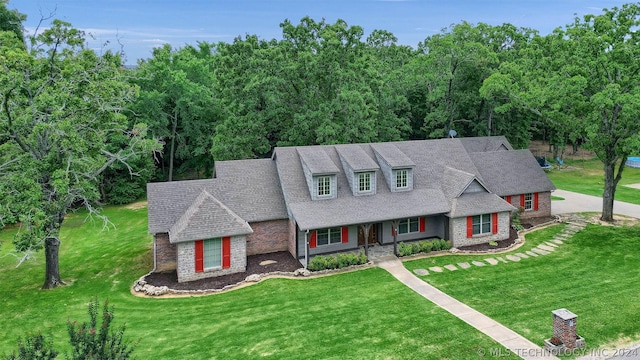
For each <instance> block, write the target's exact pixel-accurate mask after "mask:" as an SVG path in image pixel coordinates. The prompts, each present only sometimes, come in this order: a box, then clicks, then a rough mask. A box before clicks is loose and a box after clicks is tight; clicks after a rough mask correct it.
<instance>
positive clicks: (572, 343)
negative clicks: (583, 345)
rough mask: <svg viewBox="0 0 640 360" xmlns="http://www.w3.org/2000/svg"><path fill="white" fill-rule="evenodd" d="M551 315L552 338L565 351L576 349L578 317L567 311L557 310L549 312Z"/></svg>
mask: <svg viewBox="0 0 640 360" xmlns="http://www.w3.org/2000/svg"><path fill="white" fill-rule="evenodd" d="M551 313H552V314H553V337H555V338H556V339H558V340H560V342H561V343H562V344H563V345H564V346H565V347H566V348H567V349H574V348H576V341H577V340H578V334H577V332H576V328H577V326H578V316H577V315H576V314H574V313H572V312H571V311H569V310H567V309H558V310H554V311H552V312H551Z"/></svg>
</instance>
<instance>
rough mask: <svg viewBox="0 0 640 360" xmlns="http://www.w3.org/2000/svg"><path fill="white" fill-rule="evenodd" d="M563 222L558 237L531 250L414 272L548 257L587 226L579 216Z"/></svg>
mask: <svg viewBox="0 0 640 360" xmlns="http://www.w3.org/2000/svg"><path fill="white" fill-rule="evenodd" d="M563 222H565V223H567V226H566V227H565V228H564V230H562V232H560V233H559V234H558V235H556V236H555V237H554V238H553V239H551V240H549V241H546V242H544V243H542V244H539V245H538V246H536V247H534V248H533V249H531V250H528V251H523V252H516V253H513V254H507V255H503V256H496V257H488V258H485V259H482V261H481V260H474V261H471V262H459V263H457V264H448V265H444V266H432V267H430V268H429V269H415V270H413V272H414V273H415V274H416V275H419V276H425V275H429V274H437V273H442V272H444V271H445V270H448V271H455V270H459V269H470V268H472V267H482V266H495V265H499V264H501V263H509V262H518V261H521V260H524V259H529V258H535V257H538V256H544V255H548V254H550V253H552V252H554V251H556V249H558V248H559V247H560V246H561V245H562V244H564V242H565V241H566V240H567V239H569V238H570V237H572V236H573V235H574V234H575V233H577V232H578V231H580V230H582V229H584V227H585V226H586V225H587V222H586V220H585V219H584V218H583V217H582V216H580V215H577V214H571V215H567V216H565V217H564V219H563Z"/></svg>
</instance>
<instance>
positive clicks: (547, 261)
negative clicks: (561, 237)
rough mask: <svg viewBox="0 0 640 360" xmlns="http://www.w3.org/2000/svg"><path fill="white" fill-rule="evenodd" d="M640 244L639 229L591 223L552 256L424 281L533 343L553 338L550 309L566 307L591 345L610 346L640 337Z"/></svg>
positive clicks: (531, 241)
mask: <svg viewBox="0 0 640 360" xmlns="http://www.w3.org/2000/svg"><path fill="white" fill-rule="evenodd" d="M562 226H563V225H555V226H552V227H548V228H545V229H542V230H538V231H535V232H533V233H530V234H528V235H527V237H526V239H527V242H526V243H527V245H526V247H524V248H521V249H518V250H515V251H513V252H522V250H525V249H527V247H532V246H534V245H536V244H538V243H540V242H542V241H544V240H548V239H550V238H552V237H553V235H555V234H556V233H558V232H559V231H560V230H561V229H562ZM638 239H640V227H638V226H635V227H607V226H600V225H588V226H587V228H586V229H584V230H582V231H581V232H579V233H577V234H576V235H574V236H573V237H572V238H571V239H570V240H568V241H566V242H565V244H563V245H561V246H560V248H559V249H558V250H556V251H554V252H553V253H551V254H549V255H545V256H539V257H536V258H529V259H523V260H521V261H520V262H510V263H508V264H504V263H501V264H499V265H496V266H485V267H472V268H471V269H466V270H458V271H453V272H444V273H441V274H431V275H427V276H423V277H421V278H422V279H423V280H425V281H426V282H428V283H430V284H432V285H434V286H436V287H438V288H439V289H441V290H442V291H444V292H446V293H448V294H450V295H451V296H453V297H455V298H456V299H458V300H460V301H462V302H464V303H466V304H468V305H470V306H472V307H474V308H475V309H476V310H478V311H480V312H482V313H484V314H486V315H488V316H489V317H491V318H494V319H495V320H497V321H499V322H501V323H502V324H504V325H506V326H507V327H509V328H511V329H513V330H515V331H516V332H518V333H520V334H521V335H523V336H525V337H527V338H528V339H529V340H531V341H533V342H534V343H536V344H540V345H542V343H543V340H544V339H545V338H549V337H551V335H552V331H553V330H552V316H551V311H552V310H555V309H559V308H567V309H568V310H570V311H572V312H574V313H575V314H577V315H578V333H579V334H580V335H582V336H583V337H584V338H585V339H586V344H587V348H598V347H602V346H612V345H615V343H616V342H619V341H621V342H629V341H633V340H635V341H637V340H638V339H640V301H639V300H638V299H639V298H640V290H639V288H638V279H640V267H639V266H638V264H640V251H638ZM498 256H500V255H498ZM502 256H504V255H502ZM487 257H489V256H486V255H484V256H475V257H473V256H461V257H458V256H443V257H437V258H427V259H421V260H416V261H411V262H407V263H405V266H406V267H407V268H408V269H409V270H413V269H416V268H428V267H429V266H435V265H438V266H443V265H446V264H450V263H454V264H455V263H457V262H461V261H471V260H482V259H484V258H487ZM618 347H619V346H618Z"/></svg>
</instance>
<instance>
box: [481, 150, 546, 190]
mask: <svg viewBox="0 0 640 360" xmlns="http://www.w3.org/2000/svg"><path fill="white" fill-rule="evenodd" d="M469 157H470V158H471V159H472V160H473V162H474V164H476V168H477V169H478V170H479V171H480V174H481V176H482V179H483V180H484V184H486V186H487V188H488V189H489V190H490V191H491V192H493V193H496V194H497V195H500V196H506V195H516V194H523V193H530V192H543V191H551V190H555V186H554V185H553V183H552V182H551V180H549V177H548V176H547V174H546V173H545V172H544V170H542V169H541V168H540V164H538V162H537V161H536V159H535V157H534V156H533V155H532V154H531V152H530V151H529V150H511V151H492V152H483V153H473V154H469Z"/></svg>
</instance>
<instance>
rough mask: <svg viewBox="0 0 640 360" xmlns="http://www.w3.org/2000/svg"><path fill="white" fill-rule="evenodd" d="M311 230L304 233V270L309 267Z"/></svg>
mask: <svg viewBox="0 0 640 360" xmlns="http://www.w3.org/2000/svg"><path fill="white" fill-rule="evenodd" d="M308 235H309V229H307V231H306V232H305V233H304V269H305V270H306V269H307V265H309V238H308Z"/></svg>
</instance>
